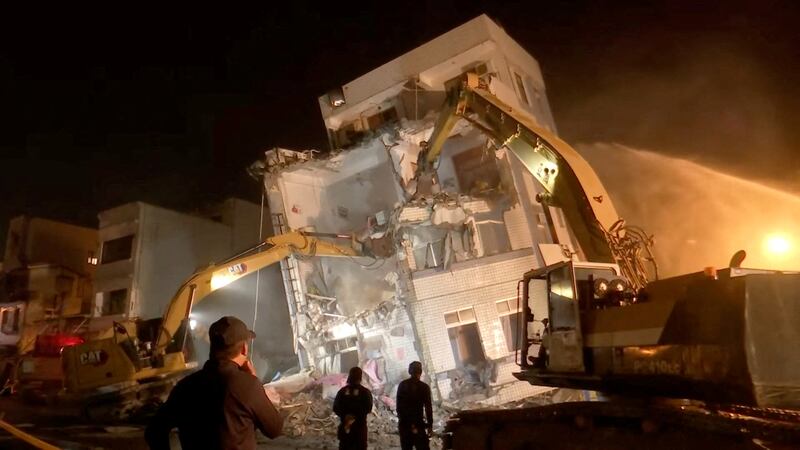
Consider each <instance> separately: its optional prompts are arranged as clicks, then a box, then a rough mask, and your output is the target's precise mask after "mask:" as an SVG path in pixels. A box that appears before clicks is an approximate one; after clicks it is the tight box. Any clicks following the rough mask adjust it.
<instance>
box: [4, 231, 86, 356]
mask: <svg viewBox="0 0 800 450" xmlns="http://www.w3.org/2000/svg"><path fill="white" fill-rule="evenodd" d="M96 248H97V231H96V230H93V229H90V228H84V227H79V226H76V225H71V224H67V223H62V222H56V221H52V220H47V219H42V218H38V217H33V218H31V217H27V216H20V217H15V218H14V219H12V220H11V221H10V223H9V229H8V237H7V239H6V248H5V256H4V272H5V277H4V286H3V291H4V296H3V301H2V303H0V346H2V347H6V348H7V349H8V348H13V347H16V348H17V351H18V352H19V353H26V352H27V351H29V350H31V349H32V348H33V345H34V343H35V340H36V336H38V335H40V334H48V333H60V332H67V333H78V332H81V331H82V330H84V329H85V325H86V321H87V320H86V319H87V318H88V317H89V312H90V300H91V293H92V279H93V275H94V269H95V266H94V265H93V264H92V262H93V259H94V258H95V251H96Z"/></svg>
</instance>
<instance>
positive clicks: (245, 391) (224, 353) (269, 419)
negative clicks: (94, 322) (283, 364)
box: [145, 316, 283, 450]
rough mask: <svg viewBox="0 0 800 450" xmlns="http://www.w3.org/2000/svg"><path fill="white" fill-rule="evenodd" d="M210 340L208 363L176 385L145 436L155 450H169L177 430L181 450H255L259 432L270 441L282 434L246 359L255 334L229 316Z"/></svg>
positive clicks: (214, 327)
mask: <svg viewBox="0 0 800 450" xmlns="http://www.w3.org/2000/svg"><path fill="white" fill-rule="evenodd" d="M208 337H209V340H210V341H211V349H210V351H209V360H208V362H206V363H205V365H204V366H203V368H202V370H199V371H197V372H195V373H193V374H191V375H189V376H187V377H186V378H184V379H183V380H181V381H180V382H178V384H177V385H176V386H175V387H174V388H173V389H172V392H171V393H170V395H169V399H167V402H166V403H165V404H164V405H163V406H162V407H161V408H160V409H159V410H158V412H157V413H156V415H155V417H153V419H152V421H151V422H150V424H149V425H148V427H147V430H146V431H145V440H146V441H147V444H148V445H149V446H150V448H151V449H153V450H169V448H170V443H169V434H170V431H171V430H172V429H173V428H178V434H179V438H180V442H181V448H182V449H183V450H194V449H209V450H212V449H213V450H216V449H220V450H234V449H235V450H255V448H256V434H255V429H256V428H258V429H259V430H261V432H262V433H264V435H265V436H267V437H269V438H274V437H277V436H279V435H280V434H281V429H282V428H283V419H282V418H281V416H280V414H279V413H278V410H277V409H275V406H274V405H273V404H272V402H270V400H269V398H267V394H266V393H265V392H264V387H263V386H262V385H261V382H260V381H259V380H258V378H256V374H255V370H254V368H253V364H252V363H251V362H250V360H249V359H248V357H247V354H248V353H247V347H248V346H247V344H248V342H249V341H250V340H251V339H253V338H255V337H256V335H255V333H253V332H252V331H251V330H249V329H248V328H247V325H245V324H244V322H242V321H241V320H239V319H237V318H236V317H231V316H226V317H223V318H221V319H220V320H218V321H216V322H214V323H213V324H212V325H211V327H210V328H209V330H208Z"/></svg>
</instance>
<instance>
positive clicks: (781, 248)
mask: <svg viewBox="0 0 800 450" xmlns="http://www.w3.org/2000/svg"><path fill="white" fill-rule="evenodd" d="M764 248H765V249H766V250H767V253H769V254H770V255H775V256H781V255H785V254H787V253H789V250H791V249H792V242H791V241H790V240H789V238H788V237H786V236H784V235H781V234H771V235H769V236H767V238H766V239H765V240H764Z"/></svg>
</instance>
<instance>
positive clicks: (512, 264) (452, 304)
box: [409, 254, 535, 376]
mask: <svg viewBox="0 0 800 450" xmlns="http://www.w3.org/2000/svg"><path fill="white" fill-rule="evenodd" d="M478 261H480V260H478ZM534 264H535V259H534V257H533V256H532V255H530V254H528V255H525V256H521V257H517V258H513V259H506V260H500V261H497V262H494V263H489V264H475V265H472V266H470V267H467V268H462V269H457V270H453V271H450V272H442V273H427V274H426V276H423V277H418V278H415V279H413V280H412V282H413V285H414V290H415V292H416V301H413V302H410V303H409V307H410V308H411V311H412V314H413V316H414V318H415V321H416V328H417V333H418V337H419V339H420V341H421V342H424V350H425V351H427V352H428V353H429V354H428V355H427V356H428V358H430V361H431V362H432V364H433V366H434V367H433V371H432V372H435V373H438V372H443V371H447V370H451V369H454V368H455V360H454V358H453V353H452V350H451V348H450V340H449V337H448V334H447V327H446V326H445V323H444V314H445V313H446V312H450V311H453V310H457V309H463V308H466V307H470V306H471V307H473V308H474V309H475V315H476V318H477V322H478V328H479V330H480V333H481V339H482V341H483V348H484V352H485V353H486V356H487V358H489V359H497V358H502V357H505V356H507V355H509V354H510V353H509V352H508V350H507V346H506V342H505V336H504V335H503V330H502V327H501V325H500V320H499V318H498V315H497V307H496V305H495V303H496V302H497V301H498V300H502V299H507V298H515V297H516V295H517V281H518V280H519V279H520V278H521V277H522V274H523V273H524V272H526V271H528V270H530V269H531V268H532V267H534ZM510 370H511V368H510V367H508V368H503V371H504V372H506V371H507V372H509V376H510ZM501 376H506V375H505V373H501Z"/></svg>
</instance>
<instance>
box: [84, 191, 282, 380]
mask: <svg viewBox="0 0 800 450" xmlns="http://www.w3.org/2000/svg"><path fill="white" fill-rule="evenodd" d="M261 217H262V211H261V208H260V207H259V206H258V205H255V204H253V203H250V202H246V201H243V200H239V199H228V200H225V201H223V202H221V203H218V204H215V205H212V206H209V207H208V208H206V209H204V210H203V211H199V212H198V213H196V214H187V213H182V212H178V211H173V210H168V209H165V208H161V207H158V206H154V205H149V204H146V203H142V202H134V203H128V204H125V205H121V206H118V207H115V208H112V209H109V210H105V211H102V212H100V213H99V214H98V218H99V221H100V228H99V240H100V247H99V249H98V251H97V255H98V256H99V261H98V266H97V272H96V280H95V289H94V299H93V302H92V309H91V315H92V321H91V327H92V328H93V329H95V330H105V329H109V328H110V327H111V326H112V324H113V322H114V321H118V322H119V321H134V322H135V321H137V320H149V319H156V318H160V317H162V315H163V314H164V312H165V311H166V308H167V306H168V305H169V303H170V301H171V300H172V297H173V295H174V294H175V293H176V292H177V290H178V288H179V287H180V286H181V284H182V283H183V282H184V281H185V280H186V279H187V278H189V277H190V276H191V275H192V274H193V273H194V272H195V271H197V270H198V269H200V268H204V267H207V266H208V265H210V264H212V263H214V262H219V261H222V260H224V259H227V258H228V257H230V256H232V255H234V254H237V253H239V252H241V251H243V250H246V249H247V248H249V247H252V246H253V245H255V244H257V243H258V242H259V234H260V233H264V234H265V235H266V233H269V232H270V229H269V223H268V222H266V223H265V225H264V227H262V226H261V225H260V220H261ZM267 217H268V215H267ZM256 301H258V303H259V304H260V308H257V307H256V306H255V304H254V303H255V302H256ZM257 311H260V313H259V314H258V317H257V320H255V321H254V315H255V314H256V313H257ZM267 311H269V314H266V313H265V312H267ZM223 315H235V316H237V317H240V318H241V319H242V320H244V321H245V322H246V323H254V324H256V328H255V330H256V332H257V333H258V335H259V337H260V338H259V340H258V341H257V342H256V350H257V353H258V355H257V356H258V357H267V356H272V355H278V356H280V355H286V354H291V353H292V348H291V345H290V341H289V340H288V339H286V336H288V335H289V334H290V331H289V327H288V325H287V317H288V312H287V311H286V301H285V298H284V293H283V289H282V282H281V279H280V270H279V268H278V267H277V266H274V267H267V268H264V269H262V270H261V271H259V273H258V275H257V276H251V277H246V278H244V279H242V280H239V281H237V282H236V283H232V284H231V285H230V286H226V287H225V288H223V289H220V290H218V291H216V292H214V293H212V294H211V295H209V296H208V297H206V298H205V299H204V300H203V301H202V302H199V303H198V304H197V305H195V306H194V307H193V310H192V319H193V323H195V324H196V328H197V329H196V330H194V333H193V334H194V337H195V339H194V342H195V346H196V347H197V349H196V350H197V352H198V353H197V355H198V358H199V359H200V360H201V361H202V360H204V359H205V357H206V354H207V342H206V341H207V336H206V333H207V330H208V325H210V324H211V323H212V322H214V321H215V320H216V319H218V318H219V317H221V316H223ZM259 369H260V370H261V371H263V370H266V369H265V366H264V364H263V363H262V364H261V367H259Z"/></svg>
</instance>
